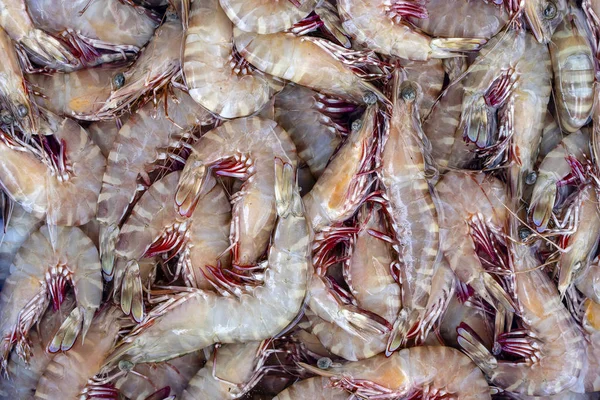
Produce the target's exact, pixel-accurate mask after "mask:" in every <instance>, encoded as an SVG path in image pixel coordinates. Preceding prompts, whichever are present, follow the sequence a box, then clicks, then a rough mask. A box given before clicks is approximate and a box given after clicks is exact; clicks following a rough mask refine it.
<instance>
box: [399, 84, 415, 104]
mask: <svg viewBox="0 0 600 400" xmlns="http://www.w3.org/2000/svg"><path fill="white" fill-rule="evenodd" d="M400 97H402V99H404V101H413V100H414V99H415V98H416V97H417V90H416V89H415V87H414V86H413V85H405V86H404V87H403V88H402V89H401V90H400Z"/></svg>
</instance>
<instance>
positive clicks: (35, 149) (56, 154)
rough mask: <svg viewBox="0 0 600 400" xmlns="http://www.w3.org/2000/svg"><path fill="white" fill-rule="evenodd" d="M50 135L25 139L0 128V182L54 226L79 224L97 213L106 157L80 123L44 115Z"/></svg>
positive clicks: (18, 199) (30, 209)
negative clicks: (9, 134)
mask: <svg viewBox="0 0 600 400" xmlns="http://www.w3.org/2000/svg"><path fill="white" fill-rule="evenodd" d="M45 118H46V121H45V122H44V121H41V122H42V126H41V129H42V130H46V129H47V130H48V131H49V132H48V134H47V135H40V136H36V137H33V138H32V139H30V140H27V139H23V140H21V139H20V138H18V137H8V136H6V134H4V133H3V132H0V153H1V154H2V156H1V157H0V165H1V168H0V183H1V185H2V187H3V188H4V190H5V192H6V193H7V194H8V195H9V197H10V198H11V199H12V200H14V201H16V202H17V203H19V204H20V205H21V206H22V207H23V208H24V209H25V210H26V211H29V212H35V213H37V214H42V215H43V214H46V220H47V221H48V223H49V224H52V225H61V226H77V225H82V224H85V223H86V222H88V221H89V220H90V219H91V218H92V217H94V215H95V213H96V202H97V199H98V194H99V193H100V186H101V176H102V174H103V173H104V168H105V166H106V159H105V158H104V157H103V156H102V154H101V153H100V149H99V148H98V146H96V145H95V144H94V143H92V141H91V140H90V138H89V136H88V134H87V132H86V131H85V129H83V128H82V127H81V126H79V124H77V123H76V122H74V121H73V120H71V119H68V118H58V117H56V116H54V115H52V114H50V113H46V114H45Z"/></svg>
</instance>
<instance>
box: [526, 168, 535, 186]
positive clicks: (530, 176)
mask: <svg viewBox="0 0 600 400" xmlns="http://www.w3.org/2000/svg"><path fill="white" fill-rule="evenodd" d="M535 181H537V174H536V173H535V171H532V172H530V173H528V174H527V176H526V177H525V183H526V184H528V185H533V184H534V183H535Z"/></svg>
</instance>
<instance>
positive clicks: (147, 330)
mask: <svg viewBox="0 0 600 400" xmlns="http://www.w3.org/2000/svg"><path fill="white" fill-rule="evenodd" d="M275 177H276V180H275V196H276V209H277V222H276V225H275V229H274V232H273V236H272V239H271V247H270V248H269V254H268V257H267V265H268V267H267V270H266V271H265V276H264V284H263V285H260V286H257V287H255V288H251V289H250V290H249V291H248V292H247V293H244V294H241V295H240V296H239V298H233V297H222V296H218V295H216V294H215V293H211V292H205V291H199V290H197V289H191V288H190V289H187V290H185V291H183V292H181V293H179V294H175V295H171V296H169V300H167V301H166V302H165V303H163V304H160V305H158V306H157V307H156V308H155V309H153V310H152V311H151V312H150V313H149V314H148V317H147V319H146V320H145V321H143V322H142V323H141V324H140V325H139V326H138V327H137V328H136V329H134V330H133V331H132V332H131V333H130V334H129V335H128V336H126V337H125V338H124V339H123V340H122V342H121V343H120V345H119V346H118V347H117V348H116V349H115V351H114V352H113V354H112V355H111V356H110V357H109V358H108V360H107V365H106V367H107V368H108V369H110V367H111V366H114V365H115V364H118V362H119V360H127V361H129V362H131V363H133V364H136V363H142V362H155V361H161V360H166V359H170V358H173V357H177V356H178V355H182V354H186V353H189V352H192V351H195V350H198V349H202V348H204V347H206V346H210V345H211V344H213V343H216V342H220V343H240V342H247V341H258V340H263V339H266V338H270V337H272V336H274V335H276V334H277V333H278V332H280V331H281V330H282V329H283V328H285V327H286V326H287V325H288V324H289V323H290V322H291V321H292V320H293V319H294V318H295V317H296V315H297V314H298V312H299V311H300V309H301V307H302V303H303V300H304V296H305V294H306V286H307V277H308V270H309V267H310V242H309V231H308V225H307V222H306V218H305V217H304V212H303V209H302V208H303V206H302V200H301V198H300V194H299V192H298V187H297V184H296V183H295V179H296V178H295V172H294V167H293V166H292V165H291V164H289V163H283V162H281V161H278V162H277V163H276V165H275Z"/></svg>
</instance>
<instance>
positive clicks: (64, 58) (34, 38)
mask: <svg viewBox="0 0 600 400" xmlns="http://www.w3.org/2000/svg"><path fill="white" fill-rule="evenodd" d="M25 3H26V0H2V1H0V26H1V27H2V28H4V30H5V31H6V33H8V35H9V36H10V37H11V38H12V39H13V40H14V41H15V42H17V43H18V44H19V45H20V46H21V47H23V48H24V49H25V51H27V52H28V53H29V54H30V55H31V56H33V57H35V59H36V60H39V61H41V62H43V63H48V64H56V63H58V64H59V65H69V64H72V63H73V62H74V57H73V54H71V52H70V51H69V50H68V49H67V48H66V47H65V46H64V45H63V44H62V43H60V42H59V41H58V40H56V39H55V38H53V37H52V36H50V35H49V34H48V33H46V32H44V31H42V30H40V29H36V27H35V26H34V24H33V22H32V20H31V17H30V16H29V12H28V10H27V5H26V4H25Z"/></svg>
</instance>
